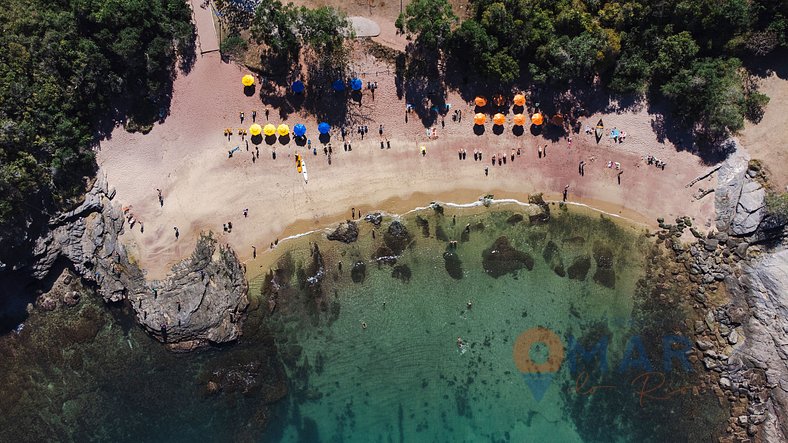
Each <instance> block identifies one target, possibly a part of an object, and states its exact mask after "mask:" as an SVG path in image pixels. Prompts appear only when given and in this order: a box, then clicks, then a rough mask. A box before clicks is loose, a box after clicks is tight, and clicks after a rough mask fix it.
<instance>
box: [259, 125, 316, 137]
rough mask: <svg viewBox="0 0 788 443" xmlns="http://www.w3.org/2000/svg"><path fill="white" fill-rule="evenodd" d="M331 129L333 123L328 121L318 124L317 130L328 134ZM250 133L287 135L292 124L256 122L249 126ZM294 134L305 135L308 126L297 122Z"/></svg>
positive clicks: (268, 135)
mask: <svg viewBox="0 0 788 443" xmlns="http://www.w3.org/2000/svg"><path fill="white" fill-rule="evenodd" d="M330 130H331V125H329V124H328V123H326V122H323V123H320V124H319V125H317V132H319V133H321V134H328V132H329V131H330ZM249 133H250V134H252V135H253V136H256V135H260V134H261V133H262V134H265V136H266V137H270V136H272V135H274V134H279V136H280V137H285V136H287V135H290V126H287V125H286V124H284V123H282V124H280V125H279V126H274V125H272V124H271V123H268V124H267V125H265V126H260V125H259V124H257V123H255V124H253V125H252V126H250V127H249ZM293 134H294V135H295V136H296V137H303V136H304V135H305V134H306V126H304V125H303V124H301V123H297V124H296V125H295V126H293Z"/></svg>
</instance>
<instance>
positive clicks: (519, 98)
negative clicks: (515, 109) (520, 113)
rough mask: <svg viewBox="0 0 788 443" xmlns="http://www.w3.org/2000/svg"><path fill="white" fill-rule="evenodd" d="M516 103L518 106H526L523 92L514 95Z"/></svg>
mask: <svg viewBox="0 0 788 443" xmlns="http://www.w3.org/2000/svg"><path fill="white" fill-rule="evenodd" d="M514 104H515V105H516V106H525V96H524V95H523V94H516V95H515V96H514Z"/></svg>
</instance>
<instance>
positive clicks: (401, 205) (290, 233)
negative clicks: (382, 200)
mask: <svg viewBox="0 0 788 443" xmlns="http://www.w3.org/2000/svg"><path fill="white" fill-rule="evenodd" d="M464 192H467V195H469V194H471V193H473V192H475V191H472V190H462V192H461V193H459V194H458V193H457V192H451V193H447V195H451V196H454V197H458V195H463V196H464V195H466V194H464ZM417 194H418V195H417ZM421 194H422V193H414V195H413V196H412V197H411V198H408V199H399V198H392V199H388V200H386V202H389V203H391V204H392V206H389V209H371V210H369V212H364V215H366V214H372V213H376V212H379V213H381V214H382V215H384V216H389V217H392V218H399V217H405V216H408V215H411V214H414V213H416V212H419V211H423V210H428V209H430V207H429V205H430V203H431V202H435V203H439V204H441V205H442V206H444V207H446V208H452V209H458V210H467V209H471V208H479V209H480V210H488V209H490V208H487V207H485V206H484V205H483V203H482V202H481V200H480V198H481V197H482V196H481V195H479V196H478V197H477V199H476V200H471V201H469V202H468V203H458V202H456V201H445V200H442V199H440V198H435V199H432V200H429V202H427V203H426V204H423V205H418V204H416V200H417V201H424V200H421V197H422V195H421ZM493 195H497V194H493ZM514 195H517V196H518V197H519V198H515V197H504V198H493V200H492V205H491V207H495V208H501V207H502V206H505V205H516V206H518V207H527V206H530V205H531V203H528V202H527V200H528V194H514ZM523 195H525V198H524V199H521V197H522V196H523ZM543 195H544V196H546V197H548V198H545V202H546V203H548V204H551V205H553V204H559V203H563V202H562V200H561V199H560V198H559V199H556V200H554V199H552V198H549V197H552V195H545V194H543ZM592 202H593V203H596V201H595V200H593V199H586V201H585V202H584V201H580V202H574V201H568V200H567V201H566V202H565V203H566V204H567V206H568V207H569V208H570V210H572V211H577V212H579V213H581V214H584V215H592V214H598V215H600V216H608V217H612V218H614V219H615V221H616V223H621V224H623V225H625V226H627V227H631V228H638V227H640V228H646V229H647V230H653V229H655V228H658V224H657V223H656V220H654V221H653V222H648V221H647V220H648V218H647V217H646V216H644V215H642V214H639V213H637V212H635V211H632V210H626V208H623V209H624V210H622V211H619V213H614V212H610V209H612V210H615V209H614V208H606V209H608V210H605V209H602V208H599V207H597V206H594V205H592V204H591V203H592ZM603 203H604V202H603ZM608 205H612V206H615V204H612V203H608ZM405 208H409V209H405ZM622 212H624V213H626V215H623V214H622ZM348 220H350V218H342V217H341V216H339V215H337V216H336V217H333V218H330V219H328V220H325V221H324V222H322V223H321V226H320V227H317V228H315V227H312V228H311V229H310V228H308V227H307V225H310V223H309V222H307V221H306V220H299V221H296V222H294V223H292V224H290V225H288V226H287V227H286V228H285V230H284V231H283V235H284V236H283V237H282V238H280V239H279V243H278V245H277V246H274V248H273V249H270V248H269V249H265V250H264V251H262V252H258V254H257V258H254V259H253V258H252V257H251V255H249V256H243V258H242V260H241V262H242V263H243V264H244V265H246V266H247V269H248V270H249V271H247V273H246V279H247V281H248V282H250V283H251V282H252V280H255V279H257V278H259V277H260V276H261V275H263V274H265V272H267V271H266V270H267V269H269V268H271V267H272V266H273V265H274V264H275V262H276V260H277V259H278V258H279V257H280V256H281V254H278V255H277V254H273V252H275V251H276V250H277V249H278V247H279V245H282V244H284V245H285V246H286V247H288V248H292V247H296V246H297V244H296V243H294V242H295V241H298V240H302V239H303V238H304V237H308V236H310V235H312V234H317V233H321V232H322V233H325V232H329V231H331V230H332V229H333V228H335V227H336V225H338V224H339V223H342V222H345V221H348ZM353 221H356V222H359V223H360V222H363V221H364V219H363V217H362V218H360V219H359V218H356V219H355V220H353ZM323 240H326V241H328V240H327V239H325V238H324V239H323ZM236 252H237V251H236Z"/></svg>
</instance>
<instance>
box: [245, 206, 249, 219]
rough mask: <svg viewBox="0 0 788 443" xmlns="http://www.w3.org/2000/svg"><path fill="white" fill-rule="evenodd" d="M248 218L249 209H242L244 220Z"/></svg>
mask: <svg viewBox="0 0 788 443" xmlns="http://www.w3.org/2000/svg"><path fill="white" fill-rule="evenodd" d="M248 216H249V208H244V218H246V217H248Z"/></svg>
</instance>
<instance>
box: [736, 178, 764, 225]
mask: <svg viewBox="0 0 788 443" xmlns="http://www.w3.org/2000/svg"><path fill="white" fill-rule="evenodd" d="M748 179H749V177H748ZM764 197H766V190H765V189H763V186H761V184H760V183H758V182H755V181H746V182H745V183H744V185H743V186H742V189H741V195H740V196H739V203H738V206H737V207H736V214H735V215H734V216H733V220H732V222H731V226H730V230H731V233H733V234H734V235H739V236H743V235H748V234H752V233H753V232H755V230H756V229H758V226H759V225H760V224H761V220H763V216H764V212H765V209H764V208H765V206H766V204H765V203H764V200H763V199H764Z"/></svg>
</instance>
